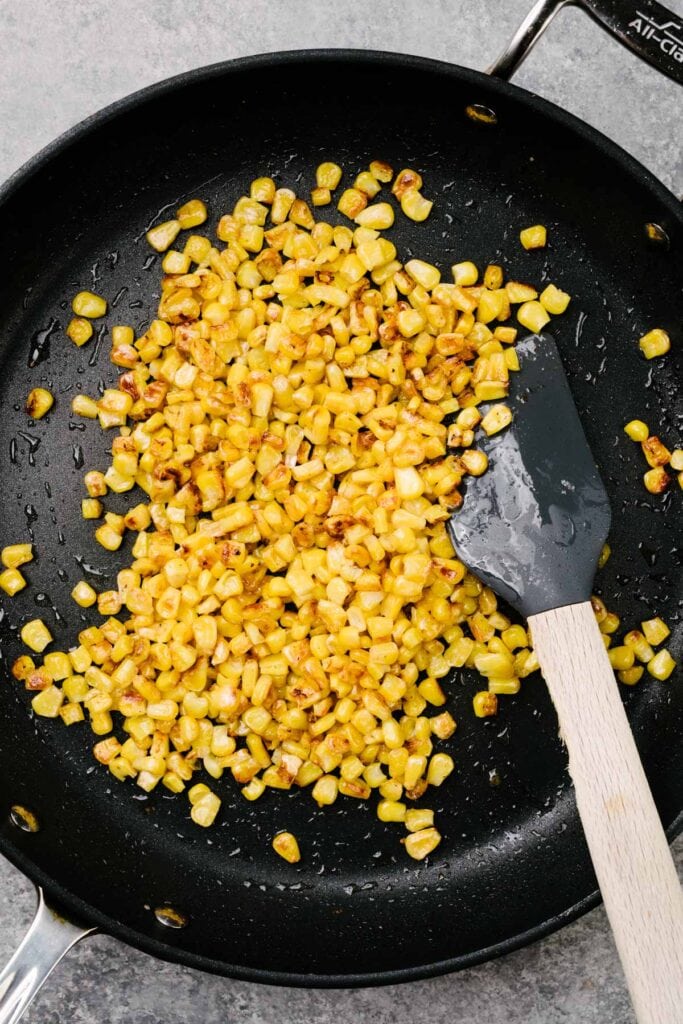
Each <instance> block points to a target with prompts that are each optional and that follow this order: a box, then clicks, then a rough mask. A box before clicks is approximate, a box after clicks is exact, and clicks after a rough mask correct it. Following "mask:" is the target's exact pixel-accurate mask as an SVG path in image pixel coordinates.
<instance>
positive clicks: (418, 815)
mask: <svg viewBox="0 0 683 1024" xmlns="http://www.w3.org/2000/svg"><path fill="white" fill-rule="evenodd" d="M404 820H405V826H406V828H407V829H408V831H409V832H421V831H422V829H425V828H432V826H433V825H434V811H432V810H430V809H429V808H427V807H411V808H410V810H407V811H406V814H405V819H404Z"/></svg>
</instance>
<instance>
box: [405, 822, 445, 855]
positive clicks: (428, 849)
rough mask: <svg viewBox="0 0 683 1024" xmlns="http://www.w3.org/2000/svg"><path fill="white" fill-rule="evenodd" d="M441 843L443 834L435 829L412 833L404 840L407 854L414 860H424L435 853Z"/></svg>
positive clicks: (423, 829) (424, 829)
mask: <svg viewBox="0 0 683 1024" xmlns="http://www.w3.org/2000/svg"><path fill="white" fill-rule="evenodd" d="M440 842H441V834H440V833H439V832H437V830H436V829H435V828H422V829H420V830H419V831H417V832H411V833H410V835H408V836H407V837H406V839H405V840H404V843H405V848H406V853H407V854H408V856H409V857H412V858H413V860H424V859H425V857H427V856H428V855H429V854H430V853H433V852H434V850H435V849H436V848H437V846H438V845H439V843H440Z"/></svg>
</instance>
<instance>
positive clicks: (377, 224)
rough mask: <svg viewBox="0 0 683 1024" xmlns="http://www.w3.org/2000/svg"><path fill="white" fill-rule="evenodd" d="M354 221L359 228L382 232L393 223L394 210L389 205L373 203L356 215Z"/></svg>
mask: <svg viewBox="0 0 683 1024" xmlns="http://www.w3.org/2000/svg"><path fill="white" fill-rule="evenodd" d="M342 212H343V211H342ZM354 220H355V221H356V224H360V226H361V227H364V228H372V229H373V230H375V231H384V230H385V229H386V228H390V227H391V225H392V224H393V223H394V208H393V206H390V204H389V203H375V204H374V205H373V206H368V207H366V208H365V209H364V210H361V211H360V213H358V214H356V216H355V217H354Z"/></svg>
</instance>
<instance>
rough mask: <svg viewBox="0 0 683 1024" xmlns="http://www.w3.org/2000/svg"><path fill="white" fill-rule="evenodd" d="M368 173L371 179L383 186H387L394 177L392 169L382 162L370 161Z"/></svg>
mask: <svg viewBox="0 0 683 1024" xmlns="http://www.w3.org/2000/svg"><path fill="white" fill-rule="evenodd" d="M369 171H370V174H371V175H372V176H373V178H376V179H377V181H381V182H382V184H384V185H387V184H388V183H389V182H390V181H391V179H392V178H393V176H394V171H393V168H391V167H390V166H389V164H387V163H385V162H384V160H371V161H370V167H369Z"/></svg>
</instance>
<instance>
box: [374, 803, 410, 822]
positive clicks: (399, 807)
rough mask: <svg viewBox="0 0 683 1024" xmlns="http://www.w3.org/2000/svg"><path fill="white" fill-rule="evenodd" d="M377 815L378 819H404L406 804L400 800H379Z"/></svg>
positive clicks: (387, 820)
mask: <svg viewBox="0 0 683 1024" xmlns="http://www.w3.org/2000/svg"><path fill="white" fill-rule="evenodd" d="M377 817H378V818H379V820H380V821H386V822H392V821H405V817H406V805H405V804H403V803H401V801H400V800H380V801H379V803H378V804H377Z"/></svg>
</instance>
